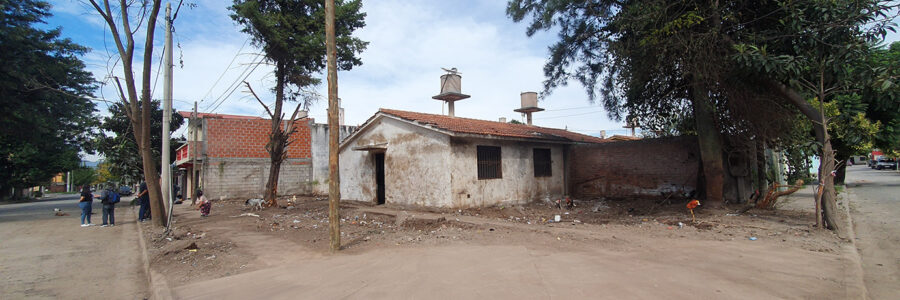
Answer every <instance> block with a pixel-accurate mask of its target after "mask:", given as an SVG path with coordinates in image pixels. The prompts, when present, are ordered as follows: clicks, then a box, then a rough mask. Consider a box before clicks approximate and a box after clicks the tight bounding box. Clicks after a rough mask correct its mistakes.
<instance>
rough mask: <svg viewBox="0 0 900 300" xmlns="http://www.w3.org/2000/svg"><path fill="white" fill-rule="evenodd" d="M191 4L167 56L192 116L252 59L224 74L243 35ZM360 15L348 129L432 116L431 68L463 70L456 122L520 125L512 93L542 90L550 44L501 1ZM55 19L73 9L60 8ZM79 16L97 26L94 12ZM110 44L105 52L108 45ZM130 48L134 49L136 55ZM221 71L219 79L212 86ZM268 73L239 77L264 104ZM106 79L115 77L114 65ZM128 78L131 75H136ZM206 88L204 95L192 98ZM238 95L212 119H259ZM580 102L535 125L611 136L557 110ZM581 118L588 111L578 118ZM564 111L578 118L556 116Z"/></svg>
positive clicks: (342, 82) (568, 90)
mask: <svg viewBox="0 0 900 300" xmlns="http://www.w3.org/2000/svg"><path fill="white" fill-rule="evenodd" d="M196 3H197V4H198V6H197V7H195V8H187V7H185V8H182V10H181V12H180V13H179V16H178V19H177V20H176V24H175V25H176V38H177V39H176V42H178V43H180V45H181V48H180V49H179V48H176V49H175V61H176V69H175V72H174V76H175V83H174V98H175V99H176V101H175V102H174V106H175V107H176V109H179V110H190V109H191V108H192V106H193V103H192V102H193V101H194V100H198V101H200V100H203V102H202V103H201V104H200V109H201V111H208V110H212V109H213V106H214V105H211V104H212V103H213V101H214V99H216V98H218V97H219V96H220V95H222V94H227V92H226V89H227V88H228V87H229V86H232V85H231V84H232V83H233V82H235V80H236V79H237V78H238V77H239V75H240V73H241V72H242V71H243V70H244V69H245V68H246V66H247V64H248V63H250V62H251V61H252V60H253V59H254V56H253V55H251V54H252V53H258V52H259V50H258V49H254V48H253V47H251V46H250V45H247V46H246V47H244V49H243V50H242V51H240V52H241V53H240V54H239V55H238V56H237V58H236V59H235V62H234V64H233V65H232V66H231V67H230V68H228V69H227V71H226V67H227V66H228V65H229V62H230V61H231V60H232V58H234V57H235V54H238V49H239V48H240V47H241V45H242V44H243V43H244V42H245V41H246V39H247V36H246V35H244V34H243V33H241V32H240V30H239V27H238V26H236V25H235V24H234V23H233V22H232V20H231V18H230V17H229V16H228V15H229V13H230V12H229V11H228V10H227V6H226V5H227V3H223V2H222V1H214V0H205V1H197V2H196ZM363 10H364V11H365V12H367V14H368V15H367V17H366V23H367V26H366V27H364V28H362V29H361V30H358V31H357V36H359V37H360V38H362V39H363V40H366V41H369V42H370V44H369V47H368V49H367V50H366V51H365V52H364V53H363V54H362V60H363V65H362V66H360V67H357V68H355V69H353V70H351V71H346V72H340V73H339V88H340V90H339V94H340V97H341V98H342V99H343V106H344V108H345V111H346V122H347V123H348V124H361V123H363V122H364V121H365V120H366V119H368V118H369V117H370V116H371V115H372V114H374V113H375V112H376V111H377V110H378V108H380V107H384V108H392V109H401V110H410V111H418V112H426V113H437V114H439V113H441V112H442V102H441V101H437V100H433V99H431V96H433V95H435V94H437V93H438V92H439V76H440V75H442V74H443V71H441V69H440V68H441V67H456V68H458V69H459V70H460V71H461V72H462V73H463V75H462V76H463V79H462V80H463V82H462V89H463V92H464V93H466V94H470V95H472V98H470V99H466V100H463V101H460V102H458V103H457V104H456V115H457V116H461V117H470V118H478V119H487V120H496V119H497V118H499V117H507V118H508V119H520V118H521V117H520V115H519V114H518V113H515V112H513V111H512V110H513V109H516V108H518V106H519V93H520V92H523V91H539V90H540V89H541V87H542V81H543V80H544V76H543V71H542V68H543V64H544V62H545V60H546V56H547V50H546V49H547V46H548V45H547V43H548V42H552V41H553V37H552V34H550V33H540V34H537V35H536V36H535V37H532V38H529V37H527V36H526V35H525V29H524V27H525V26H524V25H523V24H515V23H513V22H512V21H511V20H509V19H508V18H507V17H506V16H505V11H504V10H505V2H503V1H488V2H481V1H463V2H456V1H454V2H432V1H399V0H379V1H365V3H364V6H363ZM58 13H78V12H77V10H76V9H73V8H71V7H68V8H66V9H63V10H60V11H58ZM82 14H83V12H82ZM89 17H91V18H94V19H99V17H97V16H94V15H91V16H89ZM163 20H164V19H163V18H160V27H159V28H162V27H161V26H162V22H163ZM139 34H142V33H139ZM162 39H163V31H162V30H157V37H156V39H155V42H154V45H155V46H156V47H157V48H156V49H155V51H154V57H153V76H156V72H157V66H158V64H159V55H161V53H162ZM141 41H142V39H141ZM141 41H139V42H141ZM89 46H91V47H93V48H95V51H94V52H92V53H91V54H89V55H88V56H87V57H86V58H85V59H86V60H87V62H88V64H89V67H90V69H91V71H93V72H94V73H95V75H96V76H97V78H98V79H102V78H103V77H105V74H106V72H105V71H104V70H105V66H106V58H107V57H106V54H105V51H103V45H102V44H99V45H89ZM139 46H140V45H139ZM110 47H111V49H113V48H114V47H112V44H111V42H110ZM140 51H141V50H140V47H138V49H137V50H136V52H138V53H140ZM113 54H115V53H113ZM140 59H141V58H140V57H137V58H136V59H135V62H134V64H135V66H136V72H140V64H141V62H140ZM179 59H182V60H183V62H184V68H180V66H179V64H178V61H179ZM223 71H224V72H225V73H224V76H223V78H222V79H221V80H220V81H219V82H218V84H216V85H215V86H213V84H214V83H215V82H216V79H217V78H218V77H219V76H220V75H221V74H223ZM271 72H272V68H271V67H268V66H260V67H259V68H258V69H256V71H255V72H254V73H253V75H252V76H250V77H249V78H248V81H249V82H251V84H252V85H253V87H254V90H255V91H256V92H257V93H258V94H260V97H262V98H263V99H264V100H266V101H271V99H273V96H272V93H271V92H270V88H271V87H272V86H273V85H274V83H273V81H272V78H271ZM116 73H118V74H119V75H121V68H120V67H118V68H117V70H116ZM136 75H137V76H138V77H140V74H136ZM320 76H322V77H323V78H322V79H323V84H322V85H321V86H319V87H317V90H318V91H319V93H320V94H322V95H323V96H325V95H327V85H326V84H324V82H326V81H325V78H324V75H323V74H320ZM157 85H158V86H157V87H156V91H155V94H154V98H159V97H161V96H162V82H161V80H160V82H159V83H158V84H157ZM211 87H212V88H211ZM210 90H211V92H210V93H209V96H207V97H206V98H204V99H201V98H203V97H204V95H207V92H208V91H210ZM245 90H246V89H245V88H244V87H243V86H241V87H239V88H238V90H237V91H235V92H234V93H233V94H232V95H231V96H230V97H228V98H227V99H225V100H224V102H223V104H221V105H220V106H219V107H218V108H217V109H216V110H215V112H219V113H231V114H244V115H255V116H263V115H264V111H263V109H262V108H261V107H260V106H259V104H257V103H256V101H255V100H253V99H252V98H249V97H248V96H247V93H245V92H244V91H245ZM103 94H104V95H105V96H107V97H111V96H113V95H115V94H114V90H113V89H112V86H107V87H106V89H105V90H104V92H103ZM586 99H587V97H586V95H585V93H584V91H583V90H582V88H581V86H580V85H578V84H573V85H571V86H569V87H563V88H560V89H558V90H556V91H555V92H554V93H553V95H551V96H550V97H548V98H547V99H545V100H544V101H542V102H541V104H540V105H541V106H542V107H544V108H546V109H547V111H545V112H540V113H536V114H535V116H534V119H535V124H536V125H540V126H548V127H558V128H565V127H568V128H573V129H579V130H588V131H587V132H586V133H596V131H599V130H602V129H621V125H620V124H618V123H617V122H611V121H609V120H608V119H607V118H606V114H605V113H604V112H602V109H600V108H586V109H579V110H563V111H559V110H558V109H564V108H573V107H588V106H590V104H589V103H588V102H587V100H586ZM101 107H103V106H102V105H101ZM326 107H327V103H326V101H325V99H324V98H323V99H322V101H320V102H319V103H317V104H315V105H313V107H312V108H311V112H310V115H311V116H312V117H314V118H316V119H317V120H318V122H325V115H326V113H325V108H326ZM289 108H292V107H289ZM590 111H598V112H597V113H593V114H584V113H585V112H590ZM573 114H581V115H580V116H572V117H561V116H566V115H573ZM610 133H614V132H610ZM618 133H622V132H618Z"/></svg>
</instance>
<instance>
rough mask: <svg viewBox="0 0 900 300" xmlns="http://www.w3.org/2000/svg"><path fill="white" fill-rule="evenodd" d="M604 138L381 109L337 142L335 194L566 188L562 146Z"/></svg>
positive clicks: (475, 200)
mask: <svg viewBox="0 0 900 300" xmlns="http://www.w3.org/2000/svg"><path fill="white" fill-rule="evenodd" d="M603 142H606V140H604V139H601V138H598V137H593V136H588V135H583V134H578V133H574V132H570V131H566V130H562V129H554V128H544V127H538V126H531V125H525V124H510V123H505V122H495V121H486V120H476V119H468V118H460V117H454V116H444V115H434V114H425V113H417V112H408V111H400V110H389V109H381V110H380V111H379V112H378V113H376V114H375V115H374V116H372V117H371V118H369V120H368V121H366V123H365V124H363V125H362V126H360V127H359V130H357V131H356V132H354V133H353V134H352V135H350V136H349V137H348V138H347V139H345V140H344V141H343V142H342V143H341V146H340V175H341V198H342V199H346V200H356V201H366V202H369V201H371V202H373V203H376V204H384V203H391V204H401V205H414V206H430V207H453V208H465V207H482V206H491V205H498V204H504V203H510V204H514V203H515V204H520V203H525V202H529V201H532V200H537V199H558V198H560V197H564V195H566V194H567V186H568V182H567V170H568V163H569V158H568V157H567V154H566V153H567V152H568V147H569V145H572V144H579V143H603Z"/></svg>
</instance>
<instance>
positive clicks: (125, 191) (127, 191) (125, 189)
mask: <svg viewBox="0 0 900 300" xmlns="http://www.w3.org/2000/svg"><path fill="white" fill-rule="evenodd" d="M131 194H132V192H131V187H130V186H127V185H123V186H120V187H119V195H122V196H128V195H131Z"/></svg>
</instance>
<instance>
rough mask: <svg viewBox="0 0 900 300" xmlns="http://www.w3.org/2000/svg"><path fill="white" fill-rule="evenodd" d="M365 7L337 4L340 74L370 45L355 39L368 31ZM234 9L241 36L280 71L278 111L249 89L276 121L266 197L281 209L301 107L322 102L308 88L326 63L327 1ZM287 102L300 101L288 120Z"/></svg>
mask: <svg viewBox="0 0 900 300" xmlns="http://www.w3.org/2000/svg"><path fill="white" fill-rule="evenodd" d="M361 7H362V2H361V1H359V0H351V1H338V3H336V9H335V18H336V23H335V24H336V26H335V30H336V41H337V59H338V62H337V63H338V67H339V68H340V69H341V70H350V69H351V68H353V67H354V66H358V65H361V64H362V61H361V60H360V59H359V58H358V57H357V55H358V54H359V53H361V52H362V51H363V50H365V48H366V45H367V44H368V43H367V42H364V41H362V40H360V39H359V38H356V37H353V36H352V33H353V31H354V30H356V29H358V28H362V27H363V26H365V21H364V18H365V16H366V14H365V13H363V12H360V8H361ZM230 9H231V11H232V12H233V14H232V15H231V18H232V19H233V20H234V21H235V22H237V23H238V24H240V25H242V26H243V28H242V30H241V31H242V32H244V33H246V34H249V35H250V37H251V39H252V41H253V44H254V45H256V46H259V47H261V48H262V49H263V52H264V54H265V57H266V60H267V61H268V62H269V63H271V64H272V65H274V66H275V87H274V89H273V91H274V92H275V103H274V109H270V107H269V106H267V105H266V104H265V103H263V101H262V100H261V99H260V98H259V97H258V96H257V95H256V93H255V92H254V91H253V89H252V87H251V86H250V84H249V83H246V82H245V84H246V85H247V88H248V89H249V90H250V92H251V94H253V96H254V97H255V98H256V100H257V101H258V102H259V103H260V105H262V106H263V107H264V108H265V110H266V113H267V114H268V115H269V117H271V118H272V126H271V132H270V133H269V142H268V143H267V144H266V151H267V152H268V153H269V157H270V159H271V166H270V168H269V178H268V181H267V182H266V190H265V193H264V196H263V198H264V199H265V200H266V201H267V202H268V204H269V205H276V204H277V202H276V199H275V198H276V197H277V195H278V175H279V173H280V171H281V163H282V161H284V159H285V157H286V155H287V152H286V151H285V149H286V148H287V147H288V146H289V145H290V143H291V142H292V140H291V135H292V134H293V133H294V131H295V128H296V127H295V123H296V122H297V116H298V113H299V112H300V109H301V107H308V106H309V104H310V103H311V102H312V101H314V100H315V99H317V98H318V95H316V94H315V93H313V92H311V91H310V90H309V89H308V88H309V87H311V86H315V85H317V84H319V83H320V82H321V80H320V79H318V78H314V77H313V76H314V75H315V74H316V73H318V72H321V71H322V69H324V68H325V63H326V57H325V26H324V24H325V7H324V2H322V1H318V0H316V1H313V0H235V1H234V5H232V6H231V7H230ZM285 101H299V102H300V103H299V104H298V105H297V107H296V108H295V109H294V112H293V113H292V114H291V116H290V118H288V119H287V120H285V114H284V112H283V111H282V110H283V106H284V102H285ZM285 121H286V122H285Z"/></svg>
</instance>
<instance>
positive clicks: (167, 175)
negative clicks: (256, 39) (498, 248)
mask: <svg viewBox="0 0 900 300" xmlns="http://www.w3.org/2000/svg"><path fill="white" fill-rule="evenodd" d="M163 56H164V58H165V62H164V63H163V71H164V72H163V78H164V79H163V121H162V150H161V151H160V153H161V154H162V163H161V164H160V169H162V182H161V184H160V187H162V197H163V203H165V204H166V205H167V206H168V207H167V213H166V218H167V219H168V220H167V222H166V231H168V230H169V222H171V221H172V206H173V205H172V195H171V193H172V158H171V157H170V156H171V153H170V152H171V148H172V147H171V146H170V145H169V143H170V140H171V138H170V137H169V126H170V125H169V124H170V123H172V4H171V3H166V45H165V48H164V50H163Z"/></svg>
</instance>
